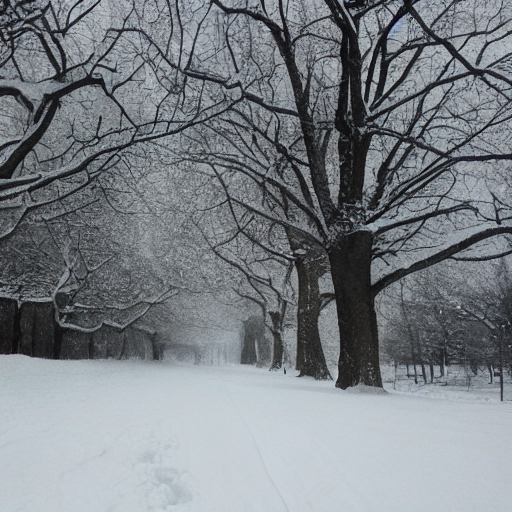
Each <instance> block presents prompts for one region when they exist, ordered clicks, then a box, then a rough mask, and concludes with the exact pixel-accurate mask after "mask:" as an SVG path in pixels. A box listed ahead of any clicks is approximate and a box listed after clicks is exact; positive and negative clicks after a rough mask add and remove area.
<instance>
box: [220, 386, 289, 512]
mask: <svg viewBox="0 0 512 512" xmlns="http://www.w3.org/2000/svg"><path fill="white" fill-rule="evenodd" d="M222 384H223V386H224V391H225V392H226V395H227V397H228V399H229V401H230V402H231V404H232V405H233V407H234V409H235V411H236V413H237V415H238V417H239V418H240V420H241V421H242V423H243V424H244V425H245V428H246V429H247V431H248V432H249V435H250V436H251V438H252V441H253V443H254V446H255V448H256V452H257V453H258V457H259V459H260V462H261V465H262V467H263V470H264V471H265V474H266V475H267V478H268V479H269V481H270V483H271V484H272V487H274V489H275V490H276V492H277V494H278V496H279V498H280V499H281V502H282V504H283V506H284V508H285V510H286V512H290V509H289V508H288V505H287V504H286V501H285V499H284V497H283V495H282V494H281V491H280V490H279V487H278V486H277V484H276V482H275V480H274V478H273V477H272V475H271V474H270V472H269V470H268V468H267V465H266V463H265V459H264V458H263V454H262V453H261V450H260V447H259V445H258V441H256V437H255V436H254V433H253V431H252V429H251V427H250V425H249V423H248V422H247V421H246V419H245V418H244V416H243V414H242V413H241V411H240V409H239V407H238V406H237V404H236V403H235V401H234V400H233V397H232V396H231V394H230V392H229V390H228V388H227V386H226V383H225V381H224V379H223V382H222Z"/></svg>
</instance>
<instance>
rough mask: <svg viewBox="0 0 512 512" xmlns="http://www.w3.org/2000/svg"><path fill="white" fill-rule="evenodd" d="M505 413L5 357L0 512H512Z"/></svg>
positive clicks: (249, 378) (252, 377) (511, 445)
mask: <svg viewBox="0 0 512 512" xmlns="http://www.w3.org/2000/svg"><path fill="white" fill-rule="evenodd" d="M511 427H512V406H511V405H510V403H509V404H507V403H505V404H500V403H461V402H457V401H453V400H432V399H428V398H424V397H415V396H412V397H411V396H407V395H393V394H371V393H364V392H361V393H349V392H342V391H339V390H336V389H334V387H333V383H332V382H329V383H321V382H315V381H312V380H304V379H297V378H294V377H293V375H290V372H289V373H288V375H286V376H284V375H283V374H273V373H269V372H267V371H265V370H257V369H255V368H252V367H251V368H247V367H223V368H219V367H198V366H196V367H194V366H177V365H169V364H165V363H156V362H135V361H124V362H121V361H48V360H41V359H30V358H28V357H24V356H1V357H0V511H1V512H14V511H18V510H23V511H26V512H107V511H111V512H146V511H148V512H149V511H152V512H153V511H180V512H181V511H194V512H214V511H215V512H242V511H254V512H272V511H276V512H277V511H279V512H280V511H286V510H288V511H290V512H303V511H304V512H305V511H319V512H358V511H376V512H387V511H389V512H400V511H407V512H409V511H411V510H414V511H415V512H419V511H429V512H430V511H431V510H438V509H441V510H444V511H449V512H457V511H464V512H470V511H481V510H485V511H487V512H490V511H503V512H506V511H509V510H511V508H510V507H511V503H512V485H511V481H510V476H511V475H512V436H511Z"/></svg>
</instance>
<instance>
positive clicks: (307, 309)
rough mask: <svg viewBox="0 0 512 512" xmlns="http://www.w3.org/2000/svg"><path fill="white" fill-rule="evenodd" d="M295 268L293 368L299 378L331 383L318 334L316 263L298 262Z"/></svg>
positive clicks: (302, 260)
mask: <svg viewBox="0 0 512 512" xmlns="http://www.w3.org/2000/svg"><path fill="white" fill-rule="evenodd" d="M295 266H296V268H297V276H298V281H299V299H298V311H297V362H296V368H297V370H299V372H300V373H299V377H306V376H307V377H314V378H315V379H317V380H332V377H331V374H330V373H329V370H328V369H327V363H326V361H325V355H324V351H323V348H322V343H321V342H320V332H319V330H318V317H319V315H320V289H319V287H318V261H316V259H314V258H313V259H311V258H309V257H306V258H299V259H298V260H297V262H296V264H295Z"/></svg>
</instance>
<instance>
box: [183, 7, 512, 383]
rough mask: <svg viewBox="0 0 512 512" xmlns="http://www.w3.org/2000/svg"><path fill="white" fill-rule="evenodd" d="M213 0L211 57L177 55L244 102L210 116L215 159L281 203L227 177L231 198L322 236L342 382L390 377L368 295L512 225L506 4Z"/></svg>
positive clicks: (495, 247) (495, 248)
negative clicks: (220, 148)
mask: <svg viewBox="0 0 512 512" xmlns="http://www.w3.org/2000/svg"><path fill="white" fill-rule="evenodd" d="M211 4H213V5H214V6H215V9H213V8H210V13H206V14H205V15H204V20H207V19H210V20H211V22H210V24H209V25H208V23H207V22H204V26H205V27H208V29H207V30H206V29H205V31H204V37H205V38H209V39H208V41H209V44H210V46H212V47H213V48H214V49H215V52H213V50H212V52H210V54H209V55H210V57H211V58H209V59H206V58H202V57H203V56H205V55H206V53H205V50H204V45H203V46H202V47H200V46H198V52H197V54H196V55H197V58H196V59H195V60H194V59H193V58H192V59H190V60H189V61H188V63H187V65H186V66H182V72H183V73H184V74H185V76H187V77H188V78H190V79H196V80H199V81H202V82H203V83H208V84H209V85H210V86H213V85H216V86H218V87H219V89H220V90H224V91H225V92H226V94H227V93H229V94H230V95H231V97H233V98H236V99H237V103H236V104H235V105H234V107H233V109H232V110H231V111H230V112H229V114H226V115H224V116H219V117H218V118H216V119H215V120H214V121H213V122H211V123H206V124H205V126H207V127H208V129H209V130H210V134H211V137H212V138H214V137H219V138H220V139H221V140H222V144H223V145H224V148H225V151H224V152H223V153H222V155H218V154H217V155H211V156H210V158H211V159H212V160H213V159H215V162H216V163H217V164H218V163H219V160H220V161H221V162H223V165H224V168H225V169H230V170H231V171H236V172H238V173H239V174H241V175H244V176H246V177H248V179H251V180H253V181H255V182H257V183H258V184H259V185H260V186H261V187H262V188H263V189H264V190H265V191H266V193H267V194H268V196H270V197H272V200H273V202H274V204H275V207H274V208H273V209H271V210H269V209H268V207H265V206H264V205H262V204H258V203H257V201H254V200H253V198H250V197H247V196H243V193H242V192H243V190H242V191H241V190H240V189H236V188H232V189H231V190H230V191H229V194H230V197H231V200H232V201H233V202H234V203H237V204H239V205H243V207H244V208H246V209H247V210H248V211H250V212H252V213H253V214H254V215H260V216H261V217H263V218H266V219H269V220H272V221H274V222H276V223H279V224H280V225H282V226H283V227H285V228H287V227H288V228H290V227H291V228H295V229H298V230H300V231H302V232H303V233H304V235H305V236H308V237H311V239H312V240H314V242H315V243H316V244H318V245H319V246H321V247H323V248H324V249H325V251H326V253H327V255H328V258H329V262H330V271H331V275H332V279H333V284H334V290H335V298H336V305H337V311H338V324H339V330H340V344H341V346H340V359H339V365H338V367H339V376H338V380H337V382H336V386H337V387H340V388H343V389H344V388H347V387H350V386H354V385H357V384H358V383H363V384H367V385H371V386H381V385H382V382H381V376H380V369H379V356H378V334H377V323H376V315H375V307H374V298H375V296H376V295H377V294H378V293H379V292H380V291H381V290H383V289H384V288H386V287H387V286H389V285H390V284H392V283H394V282H396V281H397V280H399V279H401V278H403V277H405V276H407V275H409V274H411V273H413V272H416V271H418V270H421V269H424V268H427V267H429V266H432V265H434V264H436V263H439V262H440V261H443V260H445V259H447V258H450V257H452V256H454V255H456V254H458V253H460V252H462V251H465V250H467V249H469V248H471V247H473V246H476V250H477V251H487V254H488V255H492V256H495V255H498V254H501V253H502V252H503V251H505V249H504V248H503V247H502V245H500V244H501V242H500V240H499V238H498V239H496V237H500V236H503V235H507V234H510V233H512V225H511V220H512V216H511V215H510V204H509V198H508V197H507V194H508V193H509V192H507V191H509V188H506V187H505V188H503V187H502V185H503V184H504V183H505V178H506V176H507V174H508V173H509V167H508V166H509V164H508V162H509V161H510V159H511V158H512V155H511V154H510V151H509V143H508V139H509V133H510V119H511V114H512V111H511V102H510V94H511V92H512V91H511V85H512V79H511V75H510V68H509V62H510V59H511V54H510V52H509V51H508V48H509V45H508V44H507V43H508V42H509V41H510V37H511V35H510V34H511V32H510V29H511V27H512V21H511V20H512V16H511V8H510V6H508V5H507V4H504V3H503V2H499V1H496V2H485V5H484V4H483V3H482V2H480V1H479V0H471V1H470V2H465V3H464V4H462V3H461V2H458V1H450V2H446V1H440V0H439V1H434V2H428V3H425V2H423V1H421V0H407V1H404V2H399V1H393V0H389V1H381V0H378V1H377V0H369V1H361V2H359V1H358V2H351V1H337V0H323V1H322V0H318V1H316V2H308V3H306V2H293V3H291V2H286V1H284V0H275V1H266V2H263V1H260V2H256V1H255V2H242V1H232V2H228V1H221V0H212V2H211ZM205 11H206V8H205ZM209 14H210V15H211V16H210V18H208V15H209ZM222 15H223V16H222ZM212 26H215V27H216V32H213V31H212ZM212 34H215V37H212ZM199 39H200V38H199V37H198V40H199ZM201 52H202V53H201ZM214 69H215V71H214ZM226 126H229V127H230V128H229V130H230V136H229V137H226V136H225V133H227V132H226V130H227V129H226ZM191 147H192V149H193V146H191ZM196 147H197V146H196ZM210 147H213V146H210ZM493 173H494V177H492V176H491V174H493ZM499 176H502V178H499ZM289 205H292V207H293V209H294V210H295V211H296V214H295V217H294V218H291V217H290V215H289V211H290V207H289ZM491 238H492V239H496V243H494V244H491V245H489V244H487V245H485V244H484V245H482V244H481V243H482V242H484V241H486V240H489V239H491ZM478 244H479V245H478Z"/></svg>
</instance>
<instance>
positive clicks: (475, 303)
mask: <svg viewBox="0 0 512 512" xmlns="http://www.w3.org/2000/svg"><path fill="white" fill-rule="evenodd" d="M476 265H478V266H476ZM441 272H442V273H441V274H440V275H436V274H434V273H433V272H431V271H424V272H420V273H418V274H417V275H416V276H414V277H411V278H408V279H406V280H404V281H403V282H401V283H400V290H399V291H398V292H397V293H396V295H397V297H396V298H395V299H394V300H397V301H398V302H399V304H400V309H399V311H398V314H394V315H390V316H389V318H388V319H387V320H386V322H385V336H384V340H383V342H384V343H383V345H384V346H383V348H384V350H383V356H384V357H385V358H386V359H387V360H389V361H391V362H393V363H395V364H400V365H408V366H409V367H410V368H411V369H412V371H414V374H415V376H416V380H417V374H416V367H417V366H418V367H419V368H420V369H421V371H422V375H423V379H424V381H425V383H427V382H432V381H433V377H434V365H436V366H437V365H439V370H440V376H441V377H444V376H445V375H446V365H450V364H456V365H462V366H464V367H465V368H466V370H467V371H471V372H474V373H476V372H477V370H478V369H485V368H487V369H488V371H489V378H490V381H491V382H492V381H493V378H494V371H495V369H499V368H501V367H503V368H505V370H507V369H508V370H507V371H509V372H511V371H512V367H511V360H510V358H511V356H512V352H511V351H510V349H511V347H510V341H509V339H510V334H509V333H510V327H509V326H510V318H509V317H510V311H511V304H512V303H511V302H510V294H511V290H512V283H511V280H510V269H509V264H508V263H507V260H501V261H497V262H488V263H485V264H483V263H478V264H476V263H473V264H469V263H465V264H459V265H457V266H455V265H450V266H446V265H444V268H443V269H442V271H441ZM477 272H478V273H477ZM391 300H392V299H391ZM425 367H430V376H429V378H427V371H426V369H425Z"/></svg>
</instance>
